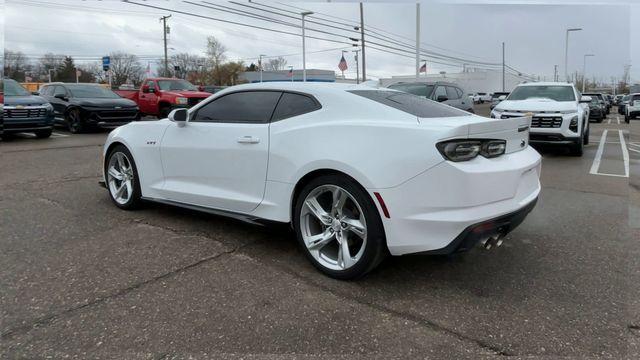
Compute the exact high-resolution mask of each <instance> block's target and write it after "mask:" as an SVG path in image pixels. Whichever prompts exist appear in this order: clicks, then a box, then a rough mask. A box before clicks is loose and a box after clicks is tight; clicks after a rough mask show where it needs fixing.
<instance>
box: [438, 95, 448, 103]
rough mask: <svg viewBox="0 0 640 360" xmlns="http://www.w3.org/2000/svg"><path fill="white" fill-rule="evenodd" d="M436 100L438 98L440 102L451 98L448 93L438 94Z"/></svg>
mask: <svg viewBox="0 0 640 360" xmlns="http://www.w3.org/2000/svg"><path fill="white" fill-rule="evenodd" d="M436 100H438V102H443V101H447V100H449V98H448V97H447V96H446V95H438V98H437V99H436Z"/></svg>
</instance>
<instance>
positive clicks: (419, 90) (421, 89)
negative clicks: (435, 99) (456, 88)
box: [389, 83, 433, 97]
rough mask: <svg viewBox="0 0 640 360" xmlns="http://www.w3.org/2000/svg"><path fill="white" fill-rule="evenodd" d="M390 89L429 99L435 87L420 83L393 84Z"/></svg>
mask: <svg viewBox="0 0 640 360" xmlns="http://www.w3.org/2000/svg"><path fill="white" fill-rule="evenodd" d="M389 89H393V90H398V91H402V92H406V93H409V94H413V95H418V96H426V97H429V96H431V92H433V85H428V84H420V83H413V84H393V85H390V86H389Z"/></svg>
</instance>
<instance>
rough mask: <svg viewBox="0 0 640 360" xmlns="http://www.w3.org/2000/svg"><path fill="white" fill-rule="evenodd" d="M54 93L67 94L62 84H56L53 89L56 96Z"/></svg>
mask: <svg viewBox="0 0 640 360" xmlns="http://www.w3.org/2000/svg"><path fill="white" fill-rule="evenodd" d="M56 95H64V96H67V92H66V90H65V89H64V88H63V87H62V86H56V87H55V88H54V90H53V96H56Z"/></svg>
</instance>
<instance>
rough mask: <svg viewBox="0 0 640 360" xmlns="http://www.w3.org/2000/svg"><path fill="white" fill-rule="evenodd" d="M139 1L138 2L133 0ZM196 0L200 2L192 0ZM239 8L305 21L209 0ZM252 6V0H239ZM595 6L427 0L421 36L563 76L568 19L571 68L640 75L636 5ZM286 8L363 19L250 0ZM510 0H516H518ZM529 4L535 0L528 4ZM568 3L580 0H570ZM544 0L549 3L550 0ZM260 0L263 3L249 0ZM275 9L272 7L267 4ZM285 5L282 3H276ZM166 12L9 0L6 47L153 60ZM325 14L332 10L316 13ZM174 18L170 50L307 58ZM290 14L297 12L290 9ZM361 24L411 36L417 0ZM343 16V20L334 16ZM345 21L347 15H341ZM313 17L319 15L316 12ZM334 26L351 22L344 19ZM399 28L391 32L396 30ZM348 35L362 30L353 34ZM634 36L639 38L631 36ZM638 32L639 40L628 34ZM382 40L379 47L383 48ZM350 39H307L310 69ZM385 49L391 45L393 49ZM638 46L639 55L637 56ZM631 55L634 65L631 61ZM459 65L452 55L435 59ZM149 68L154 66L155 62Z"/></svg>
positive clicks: (402, 62) (331, 60)
mask: <svg viewBox="0 0 640 360" xmlns="http://www.w3.org/2000/svg"><path fill="white" fill-rule="evenodd" d="M133 1H138V0H133ZM192 1H193V2H194V3H200V4H202V2H201V1H200V0H192ZM208 1H209V2H211V3H216V4H220V5H224V6H228V7H232V8H235V9H239V10H243V11H249V12H252V13H257V14H262V15H265V16H269V17H273V18H278V19H281V20H283V21H287V22H292V23H295V24H299V23H300V21H299V20H298V19H291V18H286V17H278V16H277V15H274V14H270V13H266V12H260V11H257V10H255V9H251V8H248V7H242V6H240V5H237V4H232V3H229V2H226V1H219V0H208ZM237 1H238V2H240V3H244V4H249V3H248V2H247V1H246V0H237ZM585 1H587V2H589V3H590V4H586V5H585V4H573V5H544V4H543V3H545V1H535V0H534V1H526V0H522V1H508V0H495V1H491V2H492V3H493V4H486V2H487V1H482V2H483V3H485V4H468V3H471V2H472V1H462V0H452V1H438V2H434V1H422V7H421V10H422V11H421V40H422V42H423V43H424V44H423V47H424V48H425V49H426V50H427V51H432V52H438V53H440V54H444V55H447V56H453V57H458V58H463V59H466V60H470V61H481V62H488V63H499V62H501V55H502V54H501V43H502V42H503V41H504V42H505V43H506V62H507V64H509V65H510V66H511V67H513V68H515V69H518V70H519V71H522V72H524V73H528V74H536V75H540V76H541V77H546V78H547V79H552V77H553V69H554V65H559V71H560V73H561V74H562V72H563V64H564V38H565V29H566V28H568V27H581V28H583V29H584V30H583V31H581V32H576V33H572V34H571V38H570V44H569V46H570V48H569V56H570V60H569V71H570V72H573V71H576V70H578V71H582V66H583V55H584V54H587V53H592V54H595V55H596V56H595V57H593V58H589V59H588V62H587V74H588V76H589V77H592V76H594V75H595V76H596V77H597V78H599V79H601V80H606V81H610V79H611V77H616V78H620V77H621V76H622V73H623V69H624V66H625V65H626V64H633V66H632V76H633V78H634V79H635V80H640V63H638V59H639V58H640V54H638V53H639V52H640V45H638V46H636V47H635V48H633V49H632V48H631V44H632V43H635V44H638V43H640V22H638V21H636V22H635V23H634V24H631V21H630V19H631V17H630V16H631V13H632V12H633V14H634V15H633V16H634V18H635V19H638V18H639V16H640V5H634V6H630V5H626V4H625V2H626V1H624V0H612V1H611V2H610V3H608V4H605V5H598V4H597V3H603V1H588V0H583V1H582V2H585ZM139 2H140V3H142V4H147V5H155V6H159V7H164V8H170V9H175V10H180V11H184V12H189V13H195V14H198V15H203V16H209V17H213V18H217V19H224V20H228V21H236V22H239V23H243V24H249V25H254V26H262V27H266V28H270V29H278V30H282V31H288V32H294V33H299V32H300V29H297V28H293V27H288V26H283V25H278V24H274V23H269V22H264V21H260V20H256V19H249V18H247V17H243V16H239V15H234V14H229V13H225V12H222V11H217V10H213V9H209V8H204V7H200V6H196V5H191V4H187V3H185V2H182V1H177V0H166V1H165V0H148V1H143V0H139ZM254 2H258V3H263V4H270V5H271V6H275V7H278V8H281V9H283V10H286V11H301V10H300V9H296V8H293V7H290V6H287V5H293V6H298V7H301V8H305V9H308V10H311V11H314V12H316V14H317V16H322V17H324V18H328V19H331V20H333V21H337V22H340V23H347V22H354V23H355V22H358V21H359V10H358V5H357V3H354V2H332V3H326V2H302V3H301V2H281V3H276V2H273V1H267V0H254ZM514 2H517V3H520V4H514ZM523 2H529V3H536V4H524V5H523V4H522V3H523ZM564 2H565V3H575V2H579V1H572V0H566V1H564ZM546 3H548V1H546ZM251 6H256V7H259V5H251ZM271 10H273V9H271ZM280 12H283V11H280ZM170 13H171V12H170V11H165V10H159V9H151V8H148V7H143V6H138V5H133V4H126V3H122V2H118V1H91V0H90V1H80V0H6V4H5V16H6V18H5V34H4V37H5V47H6V48H8V49H11V50H20V51H22V52H24V53H26V54H27V55H29V56H31V57H34V58H36V57H37V56H39V55H42V54H44V53H46V52H54V53H61V54H69V55H75V56H76V57H77V58H78V59H80V58H81V57H94V58H97V57H99V56H102V55H106V54H107V53H109V52H112V51H126V52H130V53H134V54H137V55H140V56H142V57H143V58H144V59H148V60H145V61H150V62H152V63H153V62H154V61H155V60H154V59H159V57H160V56H161V54H162V41H161V39H162V27H161V25H160V23H159V21H158V18H159V17H160V16H161V15H168V14H170ZM320 14H328V15H329V16H331V17H328V16H325V15H320ZM172 15H173V16H172V18H171V19H170V20H169V25H170V26H171V34H170V40H169V47H170V49H169V54H173V53H177V52H190V53H196V54H204V50H205V45H206V37H207V36H208V35H214V36H215V37H217V38H218V39H219V40H221V41H222V43H224V45H226V47H227V48H228V53H227V55H228V57H229V59H241V60H244V61H245V62H246V63H250V62H252V61H255V57H257V56H258V55H259V54H266V55H270V56H271V55H273V56H275V55H286V56H285V58H286V59H287V61H288V64H289V65H293V66H294V67H296V68H300V67H301V66H302V56H301V52H302V51H301V39H300V37H299V36H293V35H286V34H279V33H274V32H270V31H267V30H262V29H253V28H249V27H244V26H239V25H232V24H228V23H222V22H218V21H213V20H210V19H205V18H197V17H192V16H189V15H185V14H179V13H175V12H174V13H172ZM290 15H291V14H290ZM364 15H365V24H366V26H365V28H367V27H368V26H370V27H371V29H372V30H375V31H377V35H376V36H383V37H385V38H386V39H388V37H393V38H394V39H396V40H397V41H403V42H406V43H415V3H412V2H409V3H406V2H404V3H402V2H367V3H365V5H364ZM338 18H340V19H338ZM342 19H345V20H342ZM310 20H315V21H320V20H318V19H317V18H316V19H313V18H310ZM307 25H308V27H309V28H315V29H322V30H323V31H328V32H330V33H339V34H344V35H341V36H333V35H329V34H322V33H315V32H313V31H308V32H307V35H310V36H316V37H321V38H331V39H334V40H336V41H338V42H346V43H349V42H350V41H349V40H347V39H346V36H347V35H348V34H347V31H346V30H337V29H332V28H328V27H323V26H320V25H317V24H307ZM333 25H335V26H337V27H341V28H346V27H345V26H343V25H338V24H335V23H333ZM392 34H393V35H392ZM351 36H357V34H355V33H354V34H353V35H351ZM633 39H635V40H633ZM367 40H369V41H371V42H372V44H371V46H372V47H373V46H374V44H373V42H377V43H379V44H386V45H387V46H394V47H400V48H402V45H392V44H390V43H388V42H383V41H381V40H380V39H373V38H368V39H367ZM632 40H633V41H632ZM378 47H380V46H378ZM342 48H344V49H350V46H349V45H348V44H342V43H333V42H326V41H321V40H316V39H308V40H307V68H320V69H330V70H336V71H338V69H337V65H338V62H339V60H340V54H341V49H342ZM387 50H389V51H395V50H390V49H387ZM632 53H633V55H632ZM406 55H407V56H409V57H402V56H399V55H395V54H389V53H385V52H381V51H378V50H374V49H373V48H371V49H369V50H368V51H367V54H366V56H367V71H368V74H369V75H370V76H376V77H388V76H391V75H400V74H412V73H413V72H414V71H415V70H414V69H415V67H414V64H415V60H414V59H412V58H411V57H412V55H411V54H406ZM346 58H347V61H348V63H349V70H348V71H347V74H348V76H352V74H355V63H354V61H353V55H352V54H349V55H347V56H346ZM634 59H635V64H634ZM432 60H435V61H440V62H446V63H453V61H450V60H436V59H432ZM152 66H153V65H152ZM428 68H429V73H437V72H439V71H447V72H458V71H460V70H461V65H460V64H453V65H451V64H449V65H445V64H436V63H434V62H431V61H430V62H429V63H428Z"/></svg>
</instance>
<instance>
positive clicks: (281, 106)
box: [272, 93, 321, 121]
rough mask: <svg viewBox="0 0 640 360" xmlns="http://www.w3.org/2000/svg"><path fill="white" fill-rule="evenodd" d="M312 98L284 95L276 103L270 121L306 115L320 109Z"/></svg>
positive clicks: (300, 95)
mask: <svg viewBox="0 0 640 360" xmlns="http://www.w3.org/2000/svg"><path fill="white" fill-rule="evenodd" d="M320 107H321V106H320V104H318V103H317V102H316V101H315V100H314V99H313V98H312V97H310V96H307V95H302V94H293V93H284V94H282V98H280V101H279V102H278V106H277V107H276V111H275V112H274V113H273V119H272V121H277V120H282V119H286V118H289V117H292V116H298V115H302V114H306V113H309V112H312V111H316V110H318V109H320Z"/></svg>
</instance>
